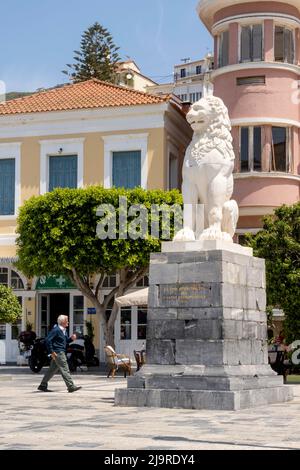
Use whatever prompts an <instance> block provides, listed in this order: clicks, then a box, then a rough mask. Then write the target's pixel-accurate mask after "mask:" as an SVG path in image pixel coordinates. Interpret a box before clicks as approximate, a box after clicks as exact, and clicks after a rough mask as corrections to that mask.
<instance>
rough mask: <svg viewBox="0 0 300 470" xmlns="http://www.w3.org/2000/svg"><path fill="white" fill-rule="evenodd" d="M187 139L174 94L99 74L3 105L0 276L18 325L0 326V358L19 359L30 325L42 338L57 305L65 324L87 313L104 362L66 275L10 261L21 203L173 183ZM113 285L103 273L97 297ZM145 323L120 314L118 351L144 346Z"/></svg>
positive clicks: (85, 308)
mask: <svg viewBox="0 0 300 470" xmlns="http://www.w3.org/2000/svg"><path fill="white" fill-rule="evenodd" d="M190 139H191V130H190V127H189V125H188V124H187V123H186V120H185V115H184V113H183V111H182V107H181V104H180V101H178V99H176V97H174V96H167V97H159V96H153V95H150V94H146V93H142V92H138V91H134V90H131V89H127V88H124V87H120V86H115V85H111V84H109V83H105V82H100V81H97V80H88V81H86V82H81V83H78V84H72V85H65V86H62V87H58V88H54V89H51V90H46V91H43V92H40V93H36V94H33V95H31V96H27V97H24V98H19V99H16V100H12V101H7V102H4V103H2V104H0V283H2V284H5V285H8V286H11V287H12V288H13V289H14V291H15V293H16V295H17V296H18V297H19V299H20V302H21V303H22V308H23V318H22V322H20V324H19V325H6V324H0V362H5V361H6V362H14V361H15V360H16V357H17V355H18V342H17V337H18V334H19V331H20V329H24V328H25V325H26V323H27V322H29V323H31V324H32V325H33V329H34V330H35V331H36V333H37V334H38V335H40V336H44V335H45V334H46V333H47V331H48V330H49V328H51V326H52V325H53V324H54V323H55V320H56V317H57V314H58V313H60V312H62V311H65V312H67V313H68V314H69V316H70V327H71V329H72V330H79V329H81V330H84V329H85V321H86V320H89V321H91V322H92V323H93V325H94V327H95V334H96V338H95V345H96V348H97V349H98V350H99V351H100V357H101V359H103V355H102V347H101V339H100V338H99V333H98V330H99V328H98V322H97V318H96V316H95V315H94V313H93V309H91V308H90V305H89V304H88V302H87V300H86V299H85V298H84V297H83V296H82V294H81V293H80V292H79V291H78V290H76V289H75V288H74V286H72V284H71V283H70V282H69V280H68V279H66V278H64V277H63V276H56V277H55V276H49V277H42V278H38V279H26V278H25V276H24V275H23V274H22V273H21V272H18V271H17V270H16V268H15V267H14V264H13V263H14V261H15V257H16V247H15V239H16V234H15V229H16V224H17V215H18V210H19V207H20V206H21V205H22V204H23V203H24V201H26V200H27V199H28V198H30V197H31V196H34V195H41V194H45V193H46V192H47V191H51V190H52V189H54V188H56V187H71V188H74V187H75V188H76V187H78V188H80V187H87V186H89V185H103V186H104V187H106V188H109V187H112V186H122V187H127V188H132V187H135V186H141V187H143V188H145V189H169V188H174V187H180V182H181V181H180V179H181V166H182V161H183V157H184V153H185V149H186V147H187V145H188V143H189V141H190ZM115 283H116V279H115V277H114V276H111V277H110V278H108V279H106V280H105V284H104V287H103V292H102V295H105V293H107V291H108V290H109V289H110V288H113V287H114V285H115ZM146 283H147V279H144V280H142V281H141V282H140V286H141V287H142V286H143V285H144V284H146ZM146 322H147V312H146V311H144V310H138V309H137V308H136V307H132V309H124V310H122V311H121V312H120V314H119V316H118V319H117V323H116V328H115V339H116V345H117V347H118V349H119V350H120V352H124V353H129V354H131V355H132V353H133V350H134V349H137V348H139V347H140V346H141V345H142V343H143V341H144V340H145V325H146Z"/></svg>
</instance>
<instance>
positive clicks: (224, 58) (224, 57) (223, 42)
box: [219, 31, 229, 67]
mask: <svg viewBox="0 0 300 470" xmlns="http://www.w3.org/2000/svg"><path fill="white" fill-rule="evenodd" d="M228 63H229V31H224V33H222V34H221V35H220V36H219V67H225V66H226V65H228Z"/></svg>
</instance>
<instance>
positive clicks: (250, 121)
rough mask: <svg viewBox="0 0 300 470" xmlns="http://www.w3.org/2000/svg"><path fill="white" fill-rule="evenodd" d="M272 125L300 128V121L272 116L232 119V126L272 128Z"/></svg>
mask: <svg viewBox="0 0 300 470" xmlns="http://www.w3.org/2000/svg"><path fill="white" fill-rule="evenodd" d="M272 124H274V125H275V126H283V127H298V128H300V121H294V120H292V119H282V118H274V117H270V116H262V117H255V118H254V117H251V118H247V117H246V118H240V119H231V125H232V126H263V125H269V126H270V125H272Z"/></svg>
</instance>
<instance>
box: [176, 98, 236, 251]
mask: <svg viewBox="0 0 300 470" xmlns="http://www.w3.org/2000/svg"><path fill="white" fill-rule="evenodd" d="M187 120H188V122H189V123H190V125H191V127H192V129H193V131H194V135H193V140H192V142H191V144H190V145H189V147H188V148H187V151H186V155H185V159H184V163H183V171H182V174H183V184H182V193H183V202H184V204H185V205H186V204H191V205H192V206H190V207H192V208H193V209H192V217H189V218H188V217H186V214H185V223H184V228H183V229H182V230H180V232H178V233H177V234H176V236H175V238H174V241H191V240H196V239H198V240H224V241H231V242H232V237H233V235H234V233H235V229H236V225H237V221H238V217H239V215H238V214H239V211H238V205H237V203H236V202H235V201H233V200H230V198H231V196H232V192H233V175H232V172H233V167H234V158H235V156H234V151H233V147H232V136H231V133H230V131H231V125H230V119H229V115H228V110H227V108H226V106H225V105H224V103H223V101H222V100H221V99H220V98H217V97H216V96H213V95H210V96H207V97H205V98H202V99H201V100H200V101H197V102H196V103H194V104H193V105H192V107H191V109H190V111H189V113H188V114H187ZM198 204H202V205H203V206H204V211H203V210H202V214H203V215H202V217H203V218H204V220H201V223H200V226H202V231H200V232H197V230H196V213H197V205H198ZM186 207H187V206H185V211H186ZM198 213H199V212H198Z"/></svg>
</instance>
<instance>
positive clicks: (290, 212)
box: [248, 202, 300, 343]
mask: <svg viewBox="0 0 300 470" xmlns="http://www.w3.org/2000/svg"><path fill="white" fill-rule="evenodd" d="M248 240H249V243H250V244H251V246H252V247H253V248H254V253H255V255H256V256H259V257H260V258H265V259H266V272H267V299H268V305H271V306H274V307H277V308H281V309H283V310H284V312H285V316H286V319H285V324H284V328H285V336H286V339H287V342H288V343H290V342H292V341H294V340H297V339H300V202H298V203H296V204H294V205H292V206H285V205H284V206H282V207H280V208H279V209H277V210H276V211H275V216H269V217H266V218H265V219H264V227H263V231H261V232H259V233H258V234H257V235H256V236H249V237H248Z"/></svg>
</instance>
